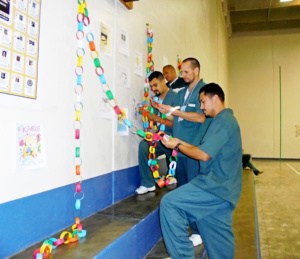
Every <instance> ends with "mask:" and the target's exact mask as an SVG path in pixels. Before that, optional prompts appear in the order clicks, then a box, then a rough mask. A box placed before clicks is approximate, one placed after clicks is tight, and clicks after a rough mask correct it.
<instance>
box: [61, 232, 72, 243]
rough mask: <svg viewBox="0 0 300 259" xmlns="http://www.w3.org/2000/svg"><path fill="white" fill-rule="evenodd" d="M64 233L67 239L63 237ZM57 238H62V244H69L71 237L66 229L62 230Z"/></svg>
mask: <svg viewBox="0 0 300 259" xmlns="http://www.w3.org/2000/svg"><path fill="white" fill-rule="evenodd" d="M66 235H67V239H65V236H66ZM59 238H60V239H63V240H64V244H69V243H70V241H69V239H71V238H72V234H71V233H70V232H68V231H63V232H62V233H61V234H60V236H59Z"/></svg>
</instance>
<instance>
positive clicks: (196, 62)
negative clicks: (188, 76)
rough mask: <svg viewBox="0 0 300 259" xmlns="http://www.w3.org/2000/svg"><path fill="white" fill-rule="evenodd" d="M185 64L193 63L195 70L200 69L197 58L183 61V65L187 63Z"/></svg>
mask: <svg viewBox="0 0 300 259" xmlns="http://www.w3.org/2000/svg"><path fill="white" fill-rule="evenodd" d="M185 62H190V63H191V67H192V68H193V69H195V68H196V67H198V68H199V69H200V62H199V61H198V59H196V58H186V59H184V60H183V61H182V63H185Z"/></svg>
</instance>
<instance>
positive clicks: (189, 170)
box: [176, 156, 200, 187]
mask: <svg viewBox="0 0 300 259" xmlns="http://www.w3.org/2000/svg"><path fill="white" fill-rule="evenodd" d="M199 167H200V164H199V160H195V159H192V158H189V157H186V156H178V159H177V167H176V179H177V187H180V186H182V185H184V184H186V183H188V182H189V181H191V180H192V179H193V178H194V177H195V176H197V175H198V173H199Z"/></svg>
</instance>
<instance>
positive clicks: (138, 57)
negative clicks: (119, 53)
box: [134, 51, 144, 76]
mask: <svg viewBox="0 0 300 259" xmlns="http://www.w3.org/2000/svg"><path fill="white" fill-rule="evenodd" d="M143 71H144V69H143V55H142V53H141V52H139V51H135V52H134V73H135V74H136V75H138V76H143Z"/></svg>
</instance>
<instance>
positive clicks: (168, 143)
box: [161, 137, 181, 149]
mask: <svg viewBox="0 0 300 259" xmlns="http://www.w3.org/2000/svg"><path fill="white" fill-rule="evenodd" d="M161 142H162V143H163V144H164V145H165V146H166V147H167V148H170V149H174V148H175V146H176V145H177V144H178V143H180V142H181V141H180V139H178V138H169V140H167V138H164V137H162V138H161Z"/></svg>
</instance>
